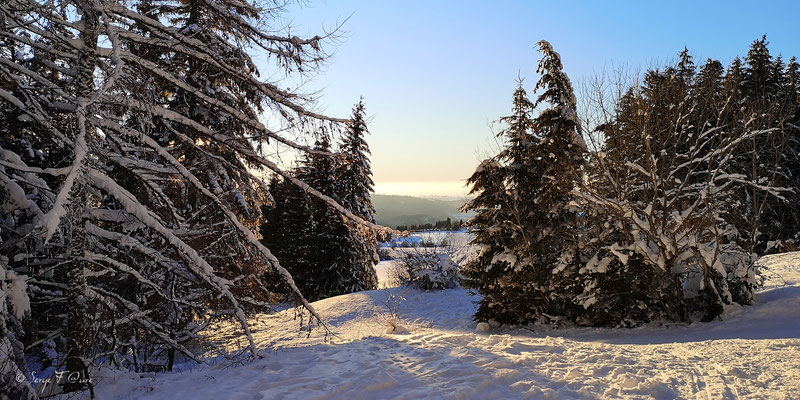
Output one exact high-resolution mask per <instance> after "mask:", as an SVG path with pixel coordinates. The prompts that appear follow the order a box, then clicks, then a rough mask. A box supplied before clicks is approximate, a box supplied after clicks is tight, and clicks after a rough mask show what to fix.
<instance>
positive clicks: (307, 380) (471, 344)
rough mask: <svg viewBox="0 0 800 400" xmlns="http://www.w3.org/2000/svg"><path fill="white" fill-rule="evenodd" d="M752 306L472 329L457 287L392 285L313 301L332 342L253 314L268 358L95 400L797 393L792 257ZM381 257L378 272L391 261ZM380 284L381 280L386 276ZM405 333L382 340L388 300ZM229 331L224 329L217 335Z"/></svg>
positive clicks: (797, 306) (778, 260)
mask: <svg viewBox="0 0 800 400" xmlns="http://www.w3.org/2000/svg"><path fill="white" fill-rule="evenodd" d="M762 261H763V262H764V263H765V264H766V265H768V266H769V268H770V269H771V271H772V272H773V273H775V274H780V275H781V276H782V278H781V279H778V278H774V279H772V280H770V281H769V282H768V284H767V287H765V289H764V290H763V291H762V292H761V293H760V294H759V295H758V297H757V304H756V305H754V306H752V307H749V308H747V309H743V308H741V307H732V308H730V309H728V310H726V313H725V319H724V321H718V322H712V323H705V324H703V323H694V324H691V325H669V326H648V327H641V328H637V329H590V328H570V329H562V330H552V329H550V328H547V327H541V328H534V329H505V328H502V327H499V328H494V329H491V330H490V331H488V332H479V331H477V330H476V326H475V323H474V322H472V320H471V316H472V313H473V312H474V310H475V306H474V304H473V303H472V302H473V300H475V299H474V298H471V297H470V296H469V295H468V294H467V292H466V291H465V290H463V289H460V288H458V289H451V290H445V291H441V292H420V291H413V290H405V289H402V288H391V289H387V290H375V291H370V292H361V293H354V294H349V295H344V296H338V297H335V298H330V299H325V300H321V301H318V302H316V303H314V304H313V305H314V307H315V308H316V309H317V311H319V312H320V313H321V314H322V315H323V316H324V317H325V318H327V321H326V322H327V323H328V324H329V326H330V328H331V330H332V331H333V333H334V334H335V336H334V337H333V338H332V339H329V340H327V341H326V339H325V337H324V331H323V330H322V329H317V330H315V331H313V332H312V334H311V337H310V338H307V337H306V335H307V333H302V334H301V333H298V322H297V321H296V320H294V319H293V316H294V313H293V312H291V311H289V312H284V313H281V314H278V315H273V316H263V317H260V318H258V319H257V320H258V322H257V323H255V324H254V330H255V335H256V336H257V338H258V341H259V345H260V346H261V347H262V348H265V349H266V348H273V349H275V350H274V351H269V352H265V354H264V358H263V359H260V360H257V361H254V362H250V363H245V364H238V365H225V364H222V363H220V364H217V365H210V366H196V367H193V368H191V369H189V370H185V371H183V372H173V373H165V374H155V375H152V374H144V375H143V374H136V375H116V376H106V377H105V378H104V379H103V381H101V382H99V383H100V384H101V386H100V387H99V388H98V398H100V399H170V400H173V399H249V400H253V399H270V400H271V399H350V400H352V399H395V398H396V399H420V398H430V399H441V398H445V399H449V398H454V399H484V398H493V399H524V398H531V399H548V398H552V399H555V398H559V399H573V398H580V399H586V398H589V399H591V398H625V399H652V398H655V399H673V398H686V399H727V398H730V399H737V398H743V399H744V398H752V399H798V398H800V253H788V254H781V255H776V256H770V257H767V258H765V259H763V260H762ZM391 263H392V262H391V261H388V262H382V263H381V264H380V265H379V272H380V270H381V269H383V270H384V272H385V270H386V268H387V267H390V266H391ZM381 276H382V277H383V278H384V279H385V277H386V274H382V275H381ZM390 295H391V296H401V295H402V297H404V298H405V300H400V303H399V310H400V318H401V320H402V324H403V326H404V327H405V328H407V329H408V331H409V332H408V333H406V334H388V333H386V332H387V322H386V321H387V320H388V319H389V307H387V306H386V305H385V304H384V303H385V302H386V299H387V296H390ZM232 333H233V332H232V331H231V332H228V331H225V330H221V331H220V332H219V333H218V334H219V340H221V341H224V340H233V339H230V338H231V337H232V336H230V335H232Z"/></svg>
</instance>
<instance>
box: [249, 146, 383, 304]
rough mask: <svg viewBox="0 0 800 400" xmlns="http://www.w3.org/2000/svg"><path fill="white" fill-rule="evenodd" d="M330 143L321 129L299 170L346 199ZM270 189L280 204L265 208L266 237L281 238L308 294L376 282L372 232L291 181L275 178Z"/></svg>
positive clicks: (315, 296) (281, 252)
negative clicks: (299, 188) (312, 149)
mask: <svg viewBox="0 0 800 400" xmlns="http://www.w3.org/2000/svg"><path fill="white" fill-rule="evenodd" d="M330 147H331V143H330V138H329V136H328V134H327V133H326V132H322V133H320V134H319V138H318V140H317V142H316V144H315V146H314V150H315V151H316V152H315V153H311V154H308V155H306V156H305V157H304V158H303V159H302V160H301V161H300V165H299V166H298V168H296V170H295V175H296V176H297V178H298V179H301V180H302V181H303V182H306V183H308V184H309V185H311V186H312V187H314V188H315V189H316V190H319V191H320V192H321V193H323V194H325V195H327V196H330V197H331V198H334V199H337V201H342V199H344V198H345V197H346V196H347V195H348V194H349V193H348V192H347V191H346V190H345V186H343V185H342V180H340V179H337V176H338V174H337V172H338V171H339V170H341V168H342V167H341V162H342V161H341V158H342V157H341V156H340V155H337V156H336V157H334V156H331V155H330ZM270 190H271V192H272V195H273V198H274V200H275V205H274V207H272V208H268V209H267V210H266V223H265V224H264V225H262V227H261V233H262V236H263V239H262V240H263V241H264V243H265V244H266V245H271V244H272V245H277V244H282V246H279V247H276V255H277V256H278V258H279V259H280V260H281V261H282V262H283V265H284V266H285V267H286V269H287V270H288V271H289V272H290V273H291V274H292V276H293V277H294V279H295V282H296V283H297V285H298V287H299V288H300V290H301V292H302V293H303V294H304V295H305V296H306V297H307V298H308V299H309V300H312V301H313V300H319V299H323V298H327V297H332V296H337V295H340V294H346V293H352V292H356V291H362V290H371V289H375V288H377V283H378V282H377V275H376V274H375V270H374V269H373V265H374V264H375V262H376V261H375V260H374V258H375V257H374V255H375V248H374V246H373V245H371V243H374V242H375V236H374V234H373V233H371V232H369V231H368V230H363V228H362V227H360V226H358V225H357V224H353V223H352V222H351V221H349V220H347V219H346V218H343V216H342V215H341V214H340V213H339V212H337V211H336V210H334V209H333V208H331V207H330V205H329V204H327V203H326V202H324V201H321V200H319V199H318V198H316V197H314V196H310V195H308V194H307V193H305V192H304V191H302V190H298V189H297V188H296V187H295V185H293V184H292V183H291V182H289V181H286V180H283V181H280V182H278V181H277V180H273V184H272V186H271V187H270ZM342 203H344V202H343V201H342ZM370 238H371V241H372V242H370V241H369V239H370Z"/></svg>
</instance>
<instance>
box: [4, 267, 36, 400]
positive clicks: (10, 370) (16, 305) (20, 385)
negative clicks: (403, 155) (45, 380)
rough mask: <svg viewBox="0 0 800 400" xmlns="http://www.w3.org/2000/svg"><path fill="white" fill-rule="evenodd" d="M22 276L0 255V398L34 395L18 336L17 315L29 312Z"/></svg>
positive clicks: (25, 399) (30, 399)
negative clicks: (9, 266)
mask: <svg viewBox="0 0 800 400" xmlns="http://www.w3.org/2000/svg"><path fill="white" fill-rule="evenodd" d="M25 278H26V277H25V276H24V275H17V273H16V272H14V271H13V270H11V269H9V268H8V262H7V259H6V257H5V256H0V398H3V399H19V400H33V399H37V398H38V396H37V393H36V391H35V390H34V389H33V388H32V387H31V384H30V380H29V379H28V377H29V376H30V375H29V374H28V373H27V366H26V365H25V357H24V354H23V352H24V350H25V347H24V346H23V344H22V342H20V340H19V336H21V334H23V333H24V332H23V330H22V324H21V319H22V318H23V317H24V316H25V314H28V313H30V299H29V298H28V293H27V284H26V282H25ZM20 377H22V378H23V379H19V378H20Z"/></svg>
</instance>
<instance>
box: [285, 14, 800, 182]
mask: <svg viewBox="0 0 800 400" xmlns="http://www.w3.org/2000/svg"><path fill="white" fill-rule="evenodd" d="M289 16H290V17H291V19H292V24H293V25H294V26H295V28H294V33H295V34H298V35H302V34H306V33H308V32H315V33H318V32H319V31H320V28H321V27H323V26H324V27H327V28H330V27H332V26H334V25H336V22H337V20H338V21H341V20H343V19H345V18H347V17H348V16H349V17H350V18H349V20H348V21H347V22H346V23H345V25H344V30H345V31H346V35H345V37H343V38H342V40H341V43H339V44H338V46H337V47H336V48H335V54H334V57H333V59H332V60H331V62H330V63H329V64H328V65H327V66H325V68H324V69H323V71H322V72H321V73H320V74H318V75H317V76H316V77H314V78H313V79H312V80H311V81H310V82H307V83H306V84H305V85H304V89H306V90H309V91H314V90H320V89H321V90H322V93H321V98H320V100H319V103H318V108H319V109H320V110H321V111H325V112H326V113H328V114H332V115H337V116H346V115H349V113H350V109H351V107H352V105H353V104H354V103H355V102H357V101H358V98H359V96H361V95H363V96H364V99H365V104H366V108H367V114H368V116H369V117H370V118H371V122H370V124H369V128H370V131H371V135H370V136H369V137H368V139H367V140H368V141H369V144H370V147H371V149H372V165H373V172H374V178H375V181H376V191H377V192H378V193H388V194H399V193H402V194H411V195H450V196H452V195H462V194H464V193H465V189H464V188H463V181H464V180H465V179H466V178H467V177H468V176H469V175H470V174H471V173H472V171H473V170H474V168H475V166H476V165H477V164H478V162H479V161H480V160H481V159H483V158H485V157H484V156H485V155H486V154H488V153H487V152H492V151H493V150H492V147H493V142H494V141H493V133H492V129H491V128H492V122H493V121H495V120H496V119H497V118H499V117H500V116H503V115H506V114H508V112H509V110H510V108H511V96H512V93H513V91H514V89H515V87H516V83H515V81H516V78H517V76H518V75H521V76H522V77H524V78H526V79H525V86H526V88H527V89H528V90H529V92H530V90H532V88H533V85H534V84H535V82H536V80H537V79H538V77H537V76H536V74H535V71H536V63H537V60H538V54H537V53H536V51H535V50H534V44H535V43H536V42H537V41H538V40H540V39H546V40H548V41H550V42H551V43H552V44H553V46H554V47H555V49H556V51H558V52H559V53H560V54H561V56H562V60H563V62H564V64H565V70H566V72H567V74H568V75H569V76H570V77H571V78H572V80H573V82H574V83H577V82H580V81H581V80H583V79H587V78H590V77H591V76H593V75H594V74H596V73H598V72H600V71H602V70H603V69H610V68H612V67H613V66H619V65H627V66H629V67H632V68H639V67H641V68H644V67H647V66H651V65H663V64H664V63H665V62H667V61H671V60H673V59H674V57H675V55H676V54H677V53H678V52H679V51H680V50H682V49H683V47H684V46H687V47H688V48H689V50H690V51H691V52H692V54H693V55H694V56H695V57H696V60H697V61H698V62H701V61H702V60H705V59H706V58H708V57H712V58H716V59H719V60H721V61H722V62H723V63H727V62H729V61H730V60H731V59H732V58H733V57H734V56H736V55H741V56H744V55H745V54H746V52H747V49H748V46H749V45H750V43H751V42H752V41H753V40H755V39H757V38H759V37H760V36H761V35H763V34H767V38H768V40H769V41H770V43H771V45H770V49H771V51H772V52H773V55H777V54H779V53H781V54H783V55H784V56H785V57H787V58H788V57H789V56H791V55H797V56H800V1H784V2H777V1H776V2H771V1H758V2H756V1H719V2H711V1H686V2H684V1H666V2H665V1H661V2H651V1H627V2H622V1H620V2H613V3H611V2H606V1H480V2H478V1H433V0H431V1H402V2H396V1H380V0H352V1H336V0H328V1H327V2H311V3H310V4H306V5H303V6H295V7H293V9H292V11H291V12H290V13H289Z"/></svg>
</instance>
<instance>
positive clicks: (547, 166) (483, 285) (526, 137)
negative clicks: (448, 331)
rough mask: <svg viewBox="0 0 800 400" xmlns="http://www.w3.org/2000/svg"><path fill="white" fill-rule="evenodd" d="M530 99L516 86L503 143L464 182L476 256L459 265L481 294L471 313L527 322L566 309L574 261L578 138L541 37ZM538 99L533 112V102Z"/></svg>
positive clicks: (581, 146)
mask: <svg viewBox="0 0 800 400" xmlns="http://www.w3.org/2000/svg"><path fill="white" fill-rule="evenodd" d="M538 47H539V51H540V52H541V53H542V60H541V61H540V63H539V67H538V70H537V72H539V73H541V75H542V76H541V78H540V80H539V82H538V83H537V84H536V90H541V94H540V95H539V97H538V98H537V100H536V102H535V103H534V102H531V101H530V100H528V98H527V96H526V93H525V91H524V89H522V87H521V85H520V87H519V88H518V89H517V90H516V91H515V93H514V108H513V113H512V115H511V116H508V117H504V118H502V119H501V122H503V123H505V124H507V128H506V129H504V130H503V131H502V132H501V135H503V136H504V137H505V139H506V140H507V143H508V144H507V146H506V147H505V148H504V149H503V151H501V153H500V154H498V155H497V156H495V157H493V158H492V159H489V160H486V161H484V162H482V163H481V165H480V166H479V167H478V169H477V170H476V171H475V173H474V174H473V175H472V176H471V177H470V179H469V180H468V183H469V184H471V185H472V193H477V196H476V198H475V199H473V200H471V201H470V202H468V203H467V204H465V205H464V207H463V209H464V210H476V211H477V215H476V217H474V218H473V219H471V220H470V221H468V222H467V224H468V225H469V226H471V227H473V228H474V229H475V230H476V236H475V239H474V241H473V243H474V244H477V245H480V246H481V248H482V250H481V253H480V256H479V257H478V258H477V259H475V260H474V261H472V262H470V263H469V264H468V265H467V266H466V268H465V276H466V278H467V279H466V280H465V287H468V288H470V289H473V290H475V291H477V292H478V293H479V294H480V295H482V296H483V297H482V299H481V300H480V305H479V308H478V312H477V314H476V316H475V318H476V319H477V320H487V319H495V320H497V321H499V322H502V323H528V322H535V321H541V320H548V319H549V318H551V317H552V316H559V315H562V316H563V315H571V313H572V311H571V309H572V308H573V307H572V301H571V292H570V291H571V290H574V288H575V284H574V279H573V277H572V276H573V272H574V269H575V268H574V267H575V266H576V265H577V262H578V261H579V260H577V258H576V257H577V242H578V241H577V239H578V238H577V235H578V233H577V229H576V228H577V225H576V224H577V223H578V219H577V215H578V210H577V209H576V208H575V207H573V206H571V203H573V200H574V196H573V195H572V194H571V192H572V191H573V189H574V188H575V185H576V184H577V182H578V180H579V179H580V177H581V174H582V172H581V170H582V167H581V165H582V164H583V152H584V151H585V150H586V145H585V143H584V141H583V139H582V138H581V136H580V133H579V132H580V122H579V120H578V118H577V105H576V99H575V95H574V93H573V89H572V84H571V83H570V81H569V78H568V77H567V76H566V74H565V73H564V72H563V66H562V64H561V58H560V56H559V54H558V53H556V52H555V51H554V50H553V48H552V46H551V45H550V44H549V43H548V42H546V41H540V42H539V43H538ZM540 104H541V105H542V106H543V107H545V108H544V109H543V110H542V111H541V112H540V113H539V115H538V116H537V117H536V118H535V119H533V118H532V116H531V114H532V112H533V110H534V108H535V107H536V106H537V105H540Z"/></svg>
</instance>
